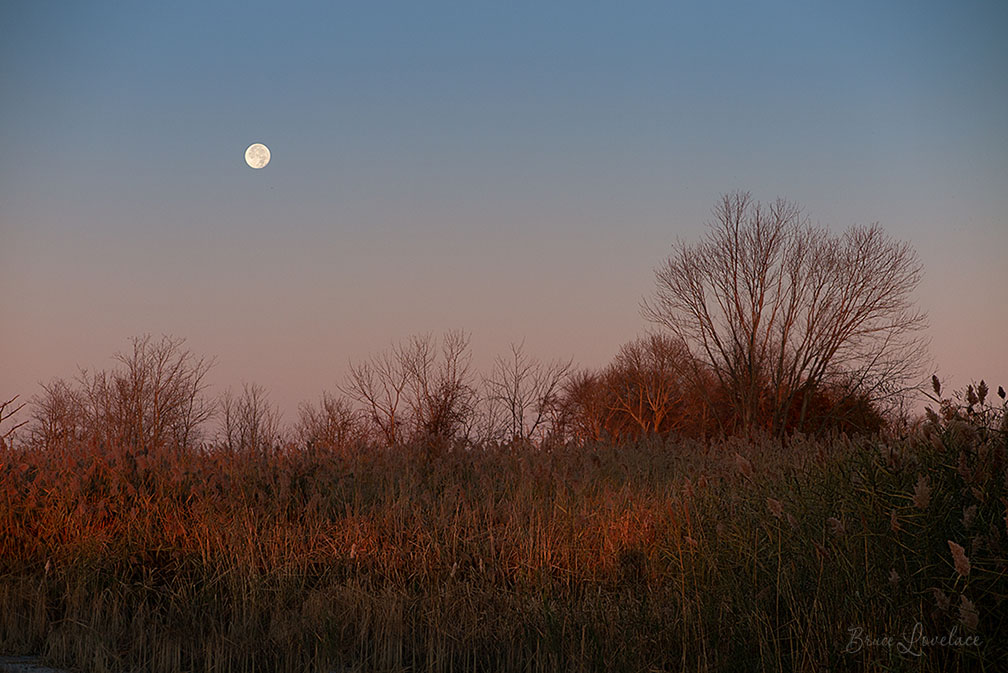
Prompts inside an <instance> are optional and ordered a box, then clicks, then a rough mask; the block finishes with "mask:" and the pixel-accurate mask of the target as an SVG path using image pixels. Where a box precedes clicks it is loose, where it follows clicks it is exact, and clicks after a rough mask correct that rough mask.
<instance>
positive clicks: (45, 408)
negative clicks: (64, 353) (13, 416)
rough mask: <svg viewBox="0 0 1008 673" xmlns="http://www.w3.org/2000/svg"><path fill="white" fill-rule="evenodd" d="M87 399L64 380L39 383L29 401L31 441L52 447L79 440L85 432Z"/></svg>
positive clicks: (87, 410)
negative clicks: (30, 406)
mask: <svg viewBox="0 0 1008 673" xmlns="http://www.w3.org/2000/svg"><path fill="white" fill-rule="evenodd" d="M90 415H91V413H90V411H89V407H88V398H87V395H85V394H84V391H83V390H82V389H80V388H75V387H74V386H73V385H72V384H71V383H69V382H67V381H66V380H65V379H55V380H54V381H50V382H49V383H44V384H42V392H41V393H40V394H38V395H36V396H35V397H33V398H32V424H31V426H30V431H31V441H32V443H33V444H35V445H36V446H42V447H46V448H54V447H57V446H63V445H66V444H72V443H76V442H79V441H82V440H83V439H84V438H85V437H86V436H87V434H88V432H89V425H90V423H89V417H90Z"/></svg>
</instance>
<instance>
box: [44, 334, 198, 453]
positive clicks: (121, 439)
mask: <svg viewBox="0 0 1008 673" xmlns="http://www.w3.org/2000/svg"><path fill="white" fill-rule="evenodd" d="M184 343H185V340H184V339H179V338H174V337H170V336H163V337H162V338H161V339H160V340H158V341H155V340H153V339H152V338H151V337H150V336H149V335H148V336H142V337H136V338H134V339H133V340H132V346H133V347H132V351H131V352H127V353H117V354H116V355H115V356H114V358H115V360H116V362H117V363H118V366H117V367H116V368H114V369H112V370H110V371H96V372H89V371H88V370H86V369H84V370H81V372H80V374H79V375H78V376H77V378H76V380H75V381H72V382H67V381H65V380H61V379H58V380H56V381H53V382H51V383H49V384H46V385H43V387H42V393H41V394H40V395H38V396H36V397H35V398H33V405H32V406H33V414H32V420H33V423H32V435H33V437H34V438H35V440H36V441H39V442H42V443H43V444H47V445H51V444H52V443H53V442H62V441H67V440H78V439H81V438H83V437H84V436H91V437H94V438H95V439H97V440H99V441H101V442H103V443H105V444H107V445H118V446H124V447H130V448H132V449H134V450H137V451H147V450H149V449H151V448H154V447H159V446H164V445H174V446H191V445H193V444H195V443H197V442H198V441H199V439H200V431H201V429H202V426H203V424H204V423H205V422H206V421H207V420H208V419H209V418H210V417H211V415H212V414H213V406H212V404H210V403H209V402H208V401H207V400H206V399H205V398H204V396H203V393H204V391H205V389H206V384H205V383H204V377H205V376H206V373H207V371H208V370H209V369H210V367H211V365H212V363H211V362H210V361H208V360H206V359H205V358H201V357H197V356H195V355H193V353H192V352H190V351H189V350H187V349H185V348H184Z"/></svg>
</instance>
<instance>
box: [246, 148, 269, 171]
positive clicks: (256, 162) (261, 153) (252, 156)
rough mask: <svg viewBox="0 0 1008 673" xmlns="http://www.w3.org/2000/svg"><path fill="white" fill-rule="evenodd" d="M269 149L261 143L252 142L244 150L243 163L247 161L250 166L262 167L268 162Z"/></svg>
mask: <svg viewBox="0 0 1008 673" xmlns="http://www.w3.org/2000/svg"><path fill="white" fill-rule="evenodd" d="M269 160H270V151H269V148H268V147H266V146H265V145H263V144H262V143H252V144H251V145H249V146H248V149H247V150H245V163H247V164H248V165H249V166H250V167H251V168H262V167H263V166H265V165H266V164H268V163H269Z"/></svg>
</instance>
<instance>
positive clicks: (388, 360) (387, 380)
mask: <svg viewBox="0 0 1008 673" xmlns="http://www.w3.org/2000/svg"><path fill="white" fill-rule="evenodd" d="M470 360H471V356H470V354H469V337H468V336H467V335H466V334H464V333H463V332H447V333H446V334H445V335H444V337H442V339H441V341H440V342H438V340H436V339H434V338H433V337H431V336H430V335H419V336H413V337H410V338H409V339H408V340H407V341H405V342H403V343H400V344H397V345H395V346H393V347H392V348H391V349H390V350H387V351H385V352H383V353H380V354H378V355H374V356H372V357H371V358H370V359H369V360H366V361H364V362H361V363H358V364H353V363H351V364H350V368H349V375H348V377H347V382H346V383H345V384H344V385H342V386H340V391H341V392H343V394H344V395H346V396H347V397H348V398H349V399H350V400H352V401H353V402H355V403H357V404H358V405H360V407H361V408H362V409H363V410H364V413H365V414H366V415H367V417H368V418H369V420H370V422H371V423H372V425H373V426H374V428H375V429H376V431H377V434H378V435H379V437H380V438H381V439H382V441H383V442H384V443H385V444H386V445H388V446H393V445H395V444H397V443H400V442H403V441H410V440H418V441H422V440H428V439H439V440H444V439H454V438H456V437H458V436H459V435H461V434H464V433H465V431H466V428H468V427H470V425H471V418H472V415H473V409H474V406H475V396H476V391H475V389H474V387H473V386H472V384H471V381H470V372H469V367H470Z"/></svg>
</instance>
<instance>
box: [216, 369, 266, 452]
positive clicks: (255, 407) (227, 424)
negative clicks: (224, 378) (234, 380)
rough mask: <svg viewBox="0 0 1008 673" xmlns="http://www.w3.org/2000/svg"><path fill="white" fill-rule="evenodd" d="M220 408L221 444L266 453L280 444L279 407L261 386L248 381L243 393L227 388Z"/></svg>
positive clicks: (226, 446) (232, 448)
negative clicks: (274, 404) (273, 403)
mask: <svg viewBox="0 0 1008 673" xmlns="http://www.w3.org/2000/svg"><path fill="white" fill-rule="evenodd" d="M220 411H221V434H222V437H221V442H220V443H221V444H222V445H223V446H224V448H226V449H228V450H229V451H250V452H267V451H271V450H273V449H275V448H276V447H278V446H279V445H280V439H281V438H280V410H279V409H278V408H277V407H275V406H273V405H272V404H270V402H269V395H268V394H267V393H266V389H265V388H263V387H262V386H260V385H258V384H255V383H252V384H248V383H246V384H244V385H243V386H242V394H241V395H235V394H234V393H232V392H231V390H228V391H226V392H225V393H224V394H223V395H222V396H221V400H220Z"/></svg>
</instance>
